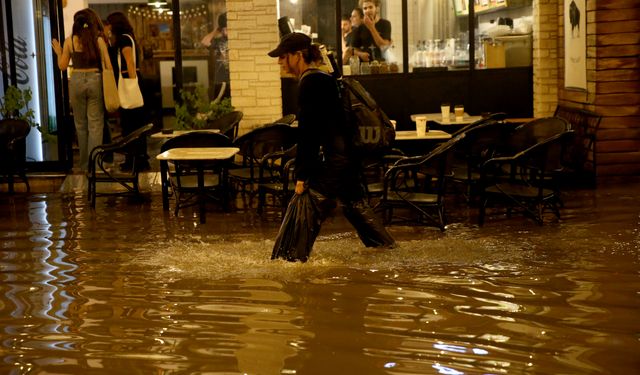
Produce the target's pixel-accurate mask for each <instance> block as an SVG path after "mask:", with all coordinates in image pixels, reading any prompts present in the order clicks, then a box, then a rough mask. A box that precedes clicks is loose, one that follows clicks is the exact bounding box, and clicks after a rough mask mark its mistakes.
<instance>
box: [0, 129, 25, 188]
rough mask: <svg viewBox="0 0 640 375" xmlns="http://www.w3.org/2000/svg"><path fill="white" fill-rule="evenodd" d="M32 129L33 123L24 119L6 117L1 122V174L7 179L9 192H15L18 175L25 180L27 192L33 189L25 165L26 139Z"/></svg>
mask: <svg viewBox="0 0 640 375" xmlns="http://www.w3.org/2000/svg"><path fill="white" fill-rule="evenodd" d="M30 131H31V125H29V123H28V122H26V121H23V120H17V119H5V120H2V124H0V176H1V177H2V179H4V180H6V181H7V185H8V188H7V189H8V192H9V193H13V185H14V182H15V177H16V176H17V177H19V178H20V179H21V180H22V181H23V182H24V184H25V185H26V188H27V192H29V191H30V190H31V188H30V187H29V179H28V178H27V174H26V166H25V150H26V141H25V140H26V138H27V135H29V132H30Z"/></svg>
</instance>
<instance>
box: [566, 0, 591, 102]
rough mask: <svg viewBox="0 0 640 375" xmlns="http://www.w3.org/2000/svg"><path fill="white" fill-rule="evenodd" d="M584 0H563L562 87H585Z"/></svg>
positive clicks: (585, 23) (584, 88) (585, 21)
mask: <svg viewBox="0 0 640 375" xmlns="http://www.w3.org/2000/svg"><path fill="white" fill-rule="evenodd" d="M586 19H587V8H586V6H585V0H564V87H566V88H572V89H579V90H586V89H587V20H586Z"/></svg>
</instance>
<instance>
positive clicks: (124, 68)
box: [107, 12, 149, 171]
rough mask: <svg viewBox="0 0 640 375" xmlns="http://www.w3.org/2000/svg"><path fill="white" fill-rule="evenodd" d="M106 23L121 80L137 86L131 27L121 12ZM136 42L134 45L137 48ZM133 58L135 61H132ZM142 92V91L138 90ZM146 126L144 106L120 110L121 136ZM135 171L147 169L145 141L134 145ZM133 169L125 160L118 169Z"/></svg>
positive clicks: (139, 79)
mask: <svg viewBox="0 0 640 375" xmlns="http://www.w3.org/2000/svg"><path fill="white" fill-rule="evenodd" d="M107 22H108V23H109V25H111V34H112V37H113V40H114V45H113V46H114V47H115V49H116V52H117V53H118V54H120V67H119V69H120V71H121V73H122V77H123V78H136V77H137V78H138V84H140V82H141V81H142V76H141V75H140V70H139V69H138V66H137V63H138V62H139V58H138V57H139V54H138V51H137V48H136V49H135V50H134V48H133V46H134V42H135V41H136V37H135V35H134V33H133V27H132V26H131V23H130V22H129V19H128V18H127V16H125V14H124V13H122V12H113V13H111V14H109V15H108V16H107ZM137 44H138V43H137V42H135V45H136V46H137ZM134 57H135V60H134ZM140 91H142V89H141V90H140ZM145 124H146V119H145V109H144V105H143V106H142V107H138V108H132V109H124V108H120V125H121V127H122V135H127V134H130V133H132V132H134V131H135V130H136V129H138V128H140V127H142V126H143V125H145ZM134 147H135V152H136V154H137V155H138V157H137V158H136V163H139V164H138V165H136V169H137V170H139V171H141V170H148V169H149V155H148V154H147V140H146V138H142V139H140V141H139V142H137V143H136V144H135V145H134ZM132 168H133V160H132V159H125V161H124V163H122V164H120V169H122V170H131V169H132Z"/></svg>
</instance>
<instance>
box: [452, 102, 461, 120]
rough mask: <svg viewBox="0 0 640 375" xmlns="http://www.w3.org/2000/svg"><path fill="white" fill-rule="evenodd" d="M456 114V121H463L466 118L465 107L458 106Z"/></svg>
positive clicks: (455, 110)
mask: <svg viewBox="0 0 640 375" xmlns="http://www.w3.org/2000/svg"><path fill="white" fill-rule="evenodd" d="M453 110H454V112H455V114H456V121H462V119H463V117H464V106H463V105H462V104H458V105H456V106H455V107H454V108H453Z"/></svg>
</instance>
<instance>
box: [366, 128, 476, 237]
mask: <svg viewBox="0 0 640 375" xmlns="http://www.w3.org/2000/svg"><path fill="white" fill-rule="evenodd" d="M463 138H464V134H461V135H458V136H456V137H455V138H452V139H450V140H448V141H447V142H445V143H443V144H441V145H439V146H438V147H436V148H435V149H434V150H433V151H431V152H429V153H428V154H426V155H420V156H411V157H406V158H402V159H400V160H398V161H396V163H395V164H394V165H393V166H391V167H390V168H389V170H387V172H386V173H385V176H384V190H383V192H382V198H381V199H380V202H379V203H378V204H377V205H376V211H378V212H382V213H383V219H384V222H385V223H386V224H393V223H396V222H400V223H414V224H423V225H433V226H436V227H438V228H439V229H440V230H441V231H444V230H445V225H446V217H445V202H444V197H445V192H446V185H447V184H446V181H447V179H448V177H449V176H450V174H451V161H452V156H453V150H454V147H455V145H456V144H457V143H458V142H459V141H460V140H461V139H463ZM397 211H403V212H405V213H406V215H409V216H400V215H398V214H397V213H396V212H397Z"/></svg>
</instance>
